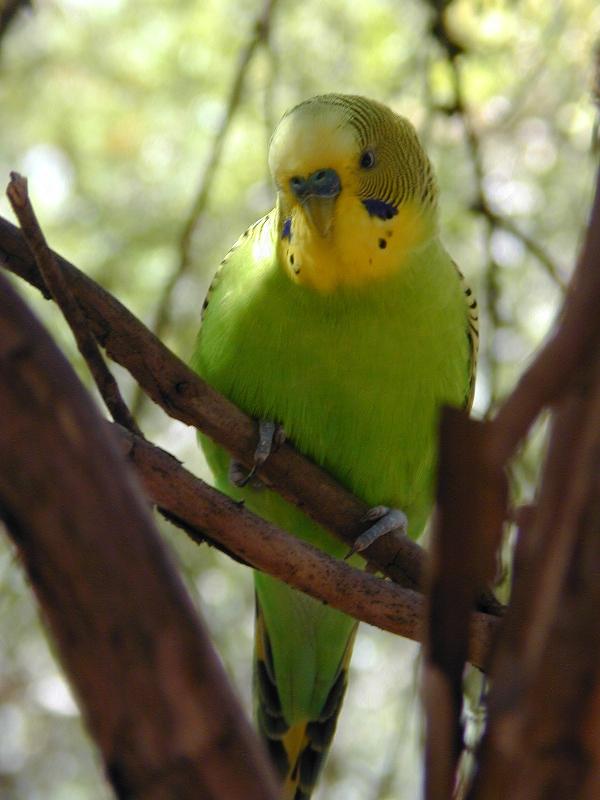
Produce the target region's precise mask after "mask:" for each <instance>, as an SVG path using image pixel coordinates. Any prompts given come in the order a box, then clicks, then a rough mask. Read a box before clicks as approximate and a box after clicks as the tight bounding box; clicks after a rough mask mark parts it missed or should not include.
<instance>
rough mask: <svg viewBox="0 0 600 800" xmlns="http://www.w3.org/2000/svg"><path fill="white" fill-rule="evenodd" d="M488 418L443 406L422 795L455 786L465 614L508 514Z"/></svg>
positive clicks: (438, 795) (491, 563)
mask: <svg viewBox="0 0 600 800" xmlns="http://www.w3.org/2000/svg"><path fill="white" fill-rule="evenodd" d="M489 429H490V425H489V423H486V422H478V421H476V420H473V419H469V417H468V415H467V414H466V413H465V412H464V411H459V410H457V409H451V408H446V409H444V414H443V416H442V424H441V436H440V459H439V467H438V497H437V506H436V516H435V524H434V530H433V537H432V552H431V577H430V589H429V603H428V614H427V638H426V648H425V653H426V657H425V665H424V682H423V685H424V703H425V709H426V716H427V733H428V735H427V745H426V758H427V769H426V781H425V783H426V792H425V796H426V798H427V800H445V798H448V797H450V796H451V794H452V787H453V785H454V782H455V769H456V765H457V762H458V759H459V757H460V754H461V751H462V748H463V740H462V705H463V702H462V701H463V672H464V667H465V661H466V659H467V652H468V636H467V634H468V630H469V625H468V621H469V617H470V615H471V611H472V609H473V607H474V605H475V602H476V598H477V597H478V595H479V593H480V592H481V589H482V587H484V586H486V585H487V584H489V583H491V582H492V580H493V577H494V572H495V567H496V551H497V549H498V546H499V544H500V540H501V535H502V526H503V523H504V520H505V517H506V508H505V499H506V481H505V478H504V474H503V473H502V471H501V470H498V469H497V468H496V467H495V466H493V465H491V464H490V463H489V460H488V456H487V449H488V446H489V433H490V430H489Z"/></svg>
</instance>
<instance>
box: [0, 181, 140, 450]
mask: <svg viewBox="0 0 600 800" xmlns="http://www.w3.org/2000/svg"><path fill="white" fill-rule="evenodd" d="M10 178H11V180H10V183H9V185H8V188H7V190H6V194H7V196H8V199H9V200H10V203H11V205H12V207H13V211H14V212H15V214H16V215H17V218H18V220H19V223H20V225H21V230H22V232H23V236H24V238H25V241H26V242H27V245H28V247H29V249H30V251H31V254H32V255H33V257H34V258H35V262H36V264H37V266H38V269H39V271H40V273H41V275H42V278H43V279H44V282H45V284H46V287H47V289H48V291H49V292H50V294H51V295H52V298H53V300H54V301H55V303H56V305H57V306H58V307H59V308H60V310H61V311H62V313H63V315H64V317H65V319H66V320H67V323H68V324H69V327H70V328H71V331H72V332H73V336H74V337H75V341H76V342H77V347H78V348H79V352H80V353H81V355H82V356H83V357H84V359H85V361H86V363H87V365H88V367H89V368H90V372H91V373H92V376H93V378H94V381H95V382H96V386H97V387H98V391H99V392H100V395H101V397H102V399H103V400H104V402H105V403H106V407H107V408H108V410H109V412H110V414H111V415H112V418H113V419H114V420H115V421H116V422H119V423H120V424H121V425H124V426H125V427H126V428H129V430H131V431H134V433H137V434H138V435H140V436H141V435H142V433H141V431H140V429H139V428H138V426H137V424H136V422H135V420H134V419H133V417H132V416H131V413H130V411H129V409H128V408H127V406H126V404H125V401H124V400H123V398H122V396H121V391H120V389H119V386H118V384H117V382H116V380H115V379H114V377H113V375H112V373H111V371H110V370H109V369H108V367H107V366H106V363H105V361H104V359H103V358H102V355H101V353H100V350H99V348H98V344H97V343H96V340H95V339H94V337H93V335H92V332H91V331H90V329H89V325H88V322H87V320H86V318H85V316H84V314H83V312H82V310H81V308H80V307H79V305H78V303H77V301H76V300H75V298H74V296H73V294H72V292H71V289H70V287H69V284H68V282H67V280H66V279H65V276H64V275H63V273H62V272H61V270H60V269H59V267H58V264H57V263H56V259H55V257H54V255H53V254H52V251H51V250H50V248H49V247H48V244H47V242H46V239H45V238H44V234H43V233H42V229H41V228H40V225H39V223H38V221H37V218H36V216H35V212H34V210H33V208H32V206H31V202H30V201H29V194H28V191H27V179H26V178H23V177H22V176H21V175H18V174H17V173H16V172H12V173H11V176H10Z"/></svg>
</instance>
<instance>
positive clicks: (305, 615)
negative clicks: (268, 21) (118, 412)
mask: <svg viewBox="0 0 600 800" xmlns="http://www.w3.org/2000/svg"><path fill="white" fill-rule="evenodd" d="M269 166H270V169H271V173H272V175H273V179H274V182H275V186H276V191H277V202H276V206H275V208H274V209H273V210H272V211H271V212H270V213H268V214H267V215H266V216H265V217H263V218H262V219H260V220H259V221H258V222H256V223H255V224H254V225H252V226H251V227H250V228H248V230H247V231H246V232H245V233H244V234H243V236H241V238H240V239H239V240H238V241H237V243H236V244H235V245H234V247H233V248H232V249H231V251H230V252H229V253H228V254H227V256H226V257H225V259H224V260H223V262H222V264H221V266H220V268H219V270H218V271H217V273H216V275H215V278H214V280H213V283H212V285H211V287H210V290H209V292H208V296H207V298H206V301H205V303H204V309H203V322H202V326H201V330H200V333H199V336H198V341H197V346H196V350H195V353H194V356H193V360H192V365H193V367H194V368H195V369H196V370H197V372H198V373H199V374H200V375H201V376H202V377H203V378H204V379H205V380H206V381H208V383H210V384H211V385H212V386H214V387H215V388H216V389H217V390H218V391H220V392H222V393H223V394H224V395H226V396H227V397H228V398H230V399H231V400H232V401H233V402H234V403H236V404H237V405H238V406H239V407H240V408H242V409H244V410H245V411H246V412H247V413H248V414H251V415H252V416H254V417H256V418H257V419H259V420H270V421H273V422H275V423H277V424H280V425H281V426H282V427H283V429H284V431H285V434H286V436H287V438H288V439H290V440H291V441H292V442H293V443H294V444H295V445H296V446H297V447H298V449H299V450H300V451H302V452H303V453H304V454H306V455H307V456H309V457H310V458H311V459H312V460H314V461H315V462H317V463H318V464H320V465H322V466H323V467H324V468H325V469H326V470H328V471H329V472H330V473H331V474H332V475H334V476H335V477H336V478H337V479H338V480H339V481H340V482H341V483H342V484H343V485H344V486H346V487H347V488H348V489H349V490H350V491H352V492H354V493H355V494H356V495H358V497H360V498H362V499H363V500H364V501H366V502H367V503H368V504H369V505H371V506H377V505H383V506H387V507H389V508H395V509H400V510H401V511H403V512H404V514H406V517H407V519H408V533H409V535H410V536H412V537H417V536H418V535H419V534H420V533H421V531H422V529H423V526H424V524H425V521H426V518H427V516H428V514H429V512H430V509H431V504H432V490H433V479H434V471H435V464H436V454H437V449H436V448H437V444H436V438H437V422H438V415H439V410H440V406H441V405H442V404H446V403H447V404H451V405H454V406H463V407H464V406H468V405H469V404H470V402H471V398H472V392H473V382H474V369H475V359H476V350H477V310H476V304H475V300H474V298H473V296H472V294H471V290H470V289H469V288H467V286H466V285H465V283H464V281H463V279H462V275H461V274H460V272H459V271H458V269H457V268H456V266H455V264H454V263H453V261H452V259H451V258H450V256H449V255H448V253H447V252H446V250H445V249H444V247H443V246H442V244H441V242H440V239H439V237H438V228H437V199H438V190H437V186H436V181H435V177H434V173H433V170H432V167H431V164H430V162H429V160H428V158H427V155H426V154H425V152H424V150H423V148H422V147H421V145H420V143H419V140H418V138H417V135H416V133H415V131H414V129H413V127H412V125H411V124H410V123H409V122H408V121H407V120H406V119H404V118H403V117H400V116H398V115H397V114H395V113H394V112H392V111H391V110H390V109H389V108H387V107H386V106H384V105H382V104H380V103H378V102H375V101H372V100H368V99H366V98H364V97H358V96H348V95H338V94H330V95H322V96H319V97H313V98H311V99H310V100H306V101H305V102H303V103H300V105H297V106H296V107H295V108H293V109H292V110H291V111H288V112H287V113H286V114H285V116H284V117H283V119H282V120H281V122H280V123H279V125H278V127H277V129H276V131H275V133H274V135H273V138H272V140H271V144H270V150H269ZM200 439H201V443H202V447H203V449H204V452H205V454H206V457H207V460H208V462H209V465H210V467H211V469H212V471H213V473H214V477H215V482H216V484H217V486H218V487H219V488H220V489H222V490H223V491H224V492H226V493H227V494H229V495H231V496H233V497H235V498H239V499H242V498H243V500H244V501H245V503H246V505H247V506H248V508H250V509H252V510H254V511H255V512H257V513H258V514H260V515H262V516H263V517H265V518H266V519H268V520H271V521H272V522H274V523H276V524H277V525H279V526H280V527H282V528H284V529H286V530H287V531H290V532H292V533H293V534H295V535H296V536H299V537H300V538H301V539H304V540H306V541H308V542H311V543H312V544H314V545H316V546H317V547H319V548H321V549H323V550H325V551H327V552H328V553H331V554H333V555H334V556H343V555H344V553H345V552H346V551H347V546H345V545H343V544H341V543H340V542H339V541H337V540H336V539H334V538H333V537H332V536H331V535H330V534H328V533H327V532H326V531H324V530H323V529H322V528H320V527H319V526H318V525H317V524H315V523H314V522H312V521H311V520H310V519H308V518H307V517H306V516H304V515H303V514H302V513H301V512H300V511H299V510H298V508H296V507H292V506H291V505H289V504H288V503H286V502H285V501H284V500H282V499H281V498H280V497H279V495H277V494H276V493H274V492H273V491H271V490H268V489H266V488H264V487H262V488H261V486H260V485H258V484H257V482H255V481H250V482H249V483H248V484H247V485H246V486H244V487H243V488H241V487H239V486H236V485H235V483H240V481H235V482H232V480H231V477H232V476H231V471H230V468H231V464H230V458H229V456H228V454H227V453H226V452H225V451H224V450H222V449H221V448H220V447H218V446H217V445H216V444H214V443H213V442H212V441H210V440H209V439H207V438H206V437H204V436H201V437H200ZM255 585H256V604H257V614H256V646H255V698H256V713H257V721H258V727H259V729H260V732H261V734H262V736H263V738H264V740H265V742H266V744H267V746H268V749H269V751H270V753H271V756H272V758H273V760H274V762H275V764H276V766H277V768H278V769H279V770H280V772H281V775H282V777H283V780H284V789H283V797H284V798H286V800H287V799H288V798H289V800H308V798H309V797H310V796H311V793H312V791H313V788H314V785H315V781H316V779H317V776H318V774H319V771H320V769H321V767H322V765H323V761H324V757H325V754H326V752H327V750H328V747H329V745H330V742H331V739H332V736H333V733H334V729H335V725H336V721H337V717H338V714H339V711H340V706H341V702H342V698H343V695H344V691H345V688H346V673H347V668H348V663H349V659H350V655H351V651H352V645H353V641H354V635H355V632H356V622H355V620H353V619H351V618H349V617H347V616H345V615H344V614H342V613H340V612H338V611H337V610H335V609H333V608H330V607H328V606H325V605H323V604H322V603H319V602H317V601H315V600H313V599H311V598H310V597H308V596H306V595H304V594H302V593H300V592H298V591H296V590H294V589H291V588H290V587H288V586H286V585H284V584H283V583H280V582H279V581H277V580H275V579H274V578H271V577H269V576H268V575H264V574H261V573H258V572H257V573H255ZM374 679H376V678H374Z"/></svg>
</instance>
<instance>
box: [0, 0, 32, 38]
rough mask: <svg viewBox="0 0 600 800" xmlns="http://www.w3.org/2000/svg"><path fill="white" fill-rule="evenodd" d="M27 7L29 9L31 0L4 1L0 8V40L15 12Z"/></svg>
mask: <svg viewBox="0 0 600 800" xmlns="http://www.w3.org/2000/svg"><path fill="white" fill-rule="evenodd" d="M27 7H31V0H5V2H3V3H2V6H1V7H0V40H1V39H2V37H3V36H4V34H5V33H6V31H7V30H8V27H9V25H10V24H11V22H12V21H13V19H14V18H15V17H16V15H17V12H18V11H19V10H21V9H23V8H27Z"/></svg>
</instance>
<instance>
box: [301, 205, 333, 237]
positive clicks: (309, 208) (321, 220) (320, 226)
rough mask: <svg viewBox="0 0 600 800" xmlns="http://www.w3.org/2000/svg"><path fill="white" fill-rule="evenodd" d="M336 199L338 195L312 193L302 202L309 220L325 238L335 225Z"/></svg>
mask: <svg viewBox="0 0 600 800" xmlns="http://www.w3.org/2000/svg"><path fill="white" fill-rule="evenodd" d="M336 199H337V198H336V197H318V196H317V195H311V196H309V197H307V198H306V199H305V200H304V201H303V202H302V208H303V209H304V213H305V214H306V216H307V217H308V220H309V222H311V223H312V225H314V227H315V228H316V229H317V230H318V231H319V233H320V234H321V236H323V237H325V238H326V237H327V236H329V234H330V232H331V229H332V227H333V212H334V208H335V201H336Z"/></svg>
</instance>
